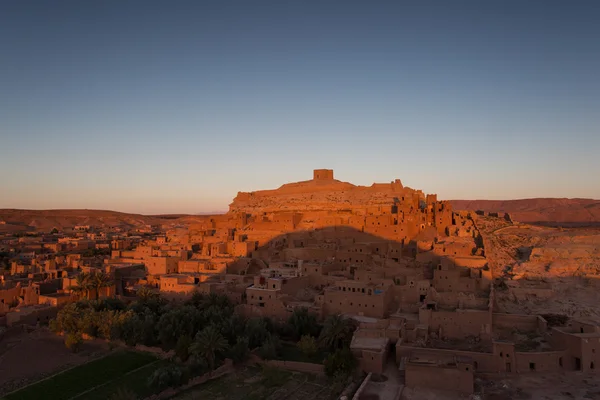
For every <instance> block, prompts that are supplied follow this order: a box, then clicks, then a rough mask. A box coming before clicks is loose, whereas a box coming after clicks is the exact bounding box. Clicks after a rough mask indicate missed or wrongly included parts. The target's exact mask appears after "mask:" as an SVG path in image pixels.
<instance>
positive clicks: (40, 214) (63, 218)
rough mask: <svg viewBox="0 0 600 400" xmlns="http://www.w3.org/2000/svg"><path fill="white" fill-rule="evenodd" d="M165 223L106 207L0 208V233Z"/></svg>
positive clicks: (150, 217)
mask: <svg viewBox="0 0 600 400" xmlns="http://www.w3.org/2000/svg"><path fill="white" fill-rule="evenodd" d="M164 222H165V220H164V219H162V218H159V217H152V216H145V215H139V214H127V213H120V212H117V211H106V210H19V209H0V232H2V231H3V232H25V231H50V230H52V228H57V229H64V228H72V227H74V226H76V225H91V226H95V227H120V228H135V227H143V226H145V225H154V224H156V225H158V224H162V223H164Z"/></svg>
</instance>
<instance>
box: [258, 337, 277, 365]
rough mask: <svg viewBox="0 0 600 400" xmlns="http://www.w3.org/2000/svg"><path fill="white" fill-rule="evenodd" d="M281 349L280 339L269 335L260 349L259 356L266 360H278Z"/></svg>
mask: <svg viewBox="0 0 600 400" xmlns="http://www.w3.org/2000/svg"><path fill="white" fill-rule="evenodd" d="M280 349H281V342H280V341H279V338H278V337H277V336H275V335H272V334H270V333H269V334H268V335H267V339H266V340H265V341H264V342H263V344H262V346H260V347H259V349H258V355H259V356H260V357H261V358H262V359H264V360H274V359H276V358H277V355H278V353H279V350H280Z"/></svg>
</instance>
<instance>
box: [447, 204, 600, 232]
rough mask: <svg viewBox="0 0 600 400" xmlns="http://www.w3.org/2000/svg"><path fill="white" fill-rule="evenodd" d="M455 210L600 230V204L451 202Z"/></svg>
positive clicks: (544, 223) (522, 220)
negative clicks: (503, 214)
mask: <svg viewBox="0 0 600 400" xmlns="http://www.w3.org/2000/svg"><path fill="white" fill-rule="evenodd" d="M451 203H452V207H453V209H455V210H483V211H488V212H508V213H510V214H511V216H512V218H513V220H515V221H519V222H527V223H537V224H543V225H561V226H600V200H593V199H553V198H538V199H521V200H451Z"/></svg>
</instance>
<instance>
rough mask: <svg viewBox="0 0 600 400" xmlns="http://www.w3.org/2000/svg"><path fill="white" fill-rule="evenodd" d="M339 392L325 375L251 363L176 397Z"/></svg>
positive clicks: (275, 397) (292, 397)
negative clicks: (251, 365)
mask: <svg viewBox="0 0 600 400" xmlns="http://www.w3.org/2000/svg"><path fill="white" fill-rule="evenodd" d="M337 394H338V393H337V392H333V391H332V388H331V384H330V383H328V382H327V380H326V379H325V378H324V377H317V376H314V375H310V374H304V373H299V372H290V371H284V370H279V369H271V368H267V369H266V370H261V369H260V368H257V367H247V368H244V369H239V370H236V371H235V372H233V373H231V374H229V375H226V376H224V377H222V378H219V379H215V380H214V381H209V382H207V383H205V384H203V385H200V386H198V387H196V388H193V389H190V390H188V391H186V392H183V393H181V394H179V395H177V396H175V397H174V398H173V400H193V399H211V400H282V399H286V400H307V399H310V400H329V399H332V398H336V395H337Z"/></svg>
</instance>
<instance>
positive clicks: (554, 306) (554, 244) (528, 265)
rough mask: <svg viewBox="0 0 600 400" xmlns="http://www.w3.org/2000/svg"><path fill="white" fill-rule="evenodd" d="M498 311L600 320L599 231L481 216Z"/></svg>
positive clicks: (477, 219)
mask: <svg viewBox="0 0 600 400" xmlns="http://www.w3.org/2000/svg"><path fill="white" fill-rule="evenodd" d="M476 223H477V227H478V228H479V230H480V232H481V234H482V236H483V240H484V246H485V250H486V256H487V257H488V259H489V264H490V268H491V269H492V273H493V277H494V278H495V281H496V288H497V290H496V303H497V308H498V311H500V312H510V313H521V314H544V313H557V314H563V315H568V316H570V317H597V318H600V309H599V308H598V304H600V229H598V228H552V227H540V226H532V225H527V224H519V223H517V224H511V223H509V222H506V221H504V220H503V219H500V218H492V217H476Z"/></svg>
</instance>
